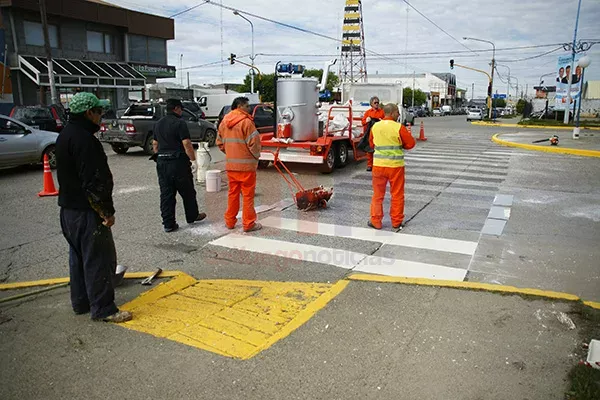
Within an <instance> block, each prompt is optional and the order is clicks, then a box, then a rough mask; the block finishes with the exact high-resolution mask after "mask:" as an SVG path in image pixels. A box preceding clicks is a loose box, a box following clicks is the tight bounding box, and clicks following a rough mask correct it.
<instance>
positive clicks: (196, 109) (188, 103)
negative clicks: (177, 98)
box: [181, 100, 206, 119]
mask: <svg viewBox="0 0 600 400" xmlns="http://www.w3.org/2000/svg"><path fill="white" fill-rule="evenodd" d="M181 103H182V104H183V107H184V108H185V109H186V110H188V111H191V112H193V113H194V114H196V115H197V116H198V117H200V118H201V119H206V114H204V111H202V109H201V108H200V105H199V104H198V103H196V102H195V101H192V100H183V101H182V102H181Z"/></svg>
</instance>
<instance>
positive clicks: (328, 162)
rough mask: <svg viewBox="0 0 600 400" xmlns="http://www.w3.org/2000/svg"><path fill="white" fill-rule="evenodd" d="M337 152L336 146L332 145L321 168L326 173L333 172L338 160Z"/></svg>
mask: <svg viewBox="0 0 600 400" xmlns="http://www.w3.org/2000/svg"><path fill="white" fill-rule="evenodd" d="M335 153H336V151H335V146H330V147H329V152H328V153H327V156H326V157H325V159H324V160H323V164H322V167H321V169H322V170H321V172H323V173H324V174H330V173H331V172H333V169H334V168H335V160H336V156H335Z"/></svg>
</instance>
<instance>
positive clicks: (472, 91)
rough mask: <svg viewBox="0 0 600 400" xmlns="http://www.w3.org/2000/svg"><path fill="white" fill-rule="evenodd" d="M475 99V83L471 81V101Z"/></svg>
mask: <svg viewBox="0 0 600 400" xmlns="http://www.w3.org/2000/svg"><path fill="white" fill-rule="evenodd" d="M474 99H475V83H471V102H472V101H473V100H474Z"/></svg>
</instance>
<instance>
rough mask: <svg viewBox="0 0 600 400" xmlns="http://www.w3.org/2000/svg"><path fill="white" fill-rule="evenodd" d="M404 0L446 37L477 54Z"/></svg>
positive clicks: (405, 0)
mask: <svg viewBox="0 0 600 400" xmlns="http://www.w3.org/2000/svg"><path fill="white" fill-rule="evenodd" d="M404 2H405V3H406V4H407V5H408V6H409V7H410V8H412V9H413V10H415V11H416V12H417V13H418V14H419V15H420V16H422V17H423V18H425V19H426V20H427V21H429V22H431V23H432V24H433V26H435V27H436V28H438V29H439V30H440V31H442V32H444V33H445V34H446V35H447V36H448V37H450V38H451V39H452V40H454V41H455V42H456V43H458V44H460V45H461V46H462V47H464V48H465V49H467V50H469V51H471V52H473V53H475V54H477V52H476V51H474V50H472V49H470V48H469V47H467V46H466V45H465V44H464V43H462V42H461V41H459V40H458V39H457V38H455V37H454V36H452V35H451V34H449V33H448V32H446V30H444V28H442V27H441V26H439V25H438V24H436V23H435V22H433V21H432V20H431V19H430V18H429V17H427V16H426V15H425V14H423V13H422V12H421V11H419V10H417V8H416V7H415V6H413V5H412V4H410V3H409V2H408V1H407V0H404Z"/></svg>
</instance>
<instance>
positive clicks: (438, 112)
mask: <svg viewBox="0 0 600 400" xmlns="http://www.w3.org/2000/svg"><path fill="white" fill-rule="evenodd" d="M442 115H444V112H443V111H442V109H441V108H434V109H433V116H434V117H440V116H442Z"/></svg>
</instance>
